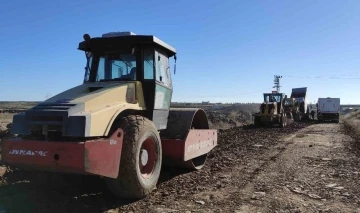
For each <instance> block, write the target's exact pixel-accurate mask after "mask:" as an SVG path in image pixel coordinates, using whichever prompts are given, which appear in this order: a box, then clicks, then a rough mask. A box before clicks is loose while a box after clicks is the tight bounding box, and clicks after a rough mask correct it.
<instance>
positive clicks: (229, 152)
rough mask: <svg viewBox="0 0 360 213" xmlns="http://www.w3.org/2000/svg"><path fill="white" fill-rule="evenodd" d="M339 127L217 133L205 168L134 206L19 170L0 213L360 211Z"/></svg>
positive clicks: (1, 191)
mask: <svg viewBox="0 0 360 213" xmlns="http://www.w3.org/2000/svg"><path fill="white" fill-rule="evenodd" d="M340 127H341V125H340V124H313V125H307V124H294V125H292V126H291V127H289V128H287V129H279V128H272V129H271V128H263V129H260V130H254V129H251V128H233V129H229V130H224V131H220V133H219V146H218V147H217V149H216V150H215V151H214V152H213V153H212V154H211V155H210V156H209V157H210V158H209V160H208V162H207V165H206V166H205V167H204V168H203V170H201V171H198V172H192V173H179V172H177V171H174V170H171V169H166V170H164V172H163V173H162V177H161V183H160V184H159V186H158V189H157V190H156V191H155V192H154V193H153V194H152V195H151V196H149V197H148V198H145V199H143V200H140V201H136V202H130V201H118V200H116V199H114V198H113V197H112V196H111V195H110V194H108V193H105V192H104V188H103V186H102V185H101V183H102V182H100V181H95V182H90V184H88V185H86V184H82V185H80V186H73V187H71V186H68V187H61V188H57V189H52V190H49V189H47V190H45V189H43V188H39V187H37V186H36V185H35V184H32V183H31V180H32V179H33V177H30V176H31V175H29V173H24V172H19V171H14V172H13V173H11V172H10V173H7V174H6V175H5V178H3V179H5V180H6V181H5V183H3V185H1V186H0V212H1V213H2V209H3V212H6V213H9V212H131V211H132V212H251V213H253V212H279V213H280V212H284V213H285V212H360V195H359V194H358V192H359V191H360V181H359V180H360V169H359V165H360V164H359V163H360V160H359V157H360V156H357V155H356V152H355V147H354V146H353V145H354V143H353V142H352V139H351V138H350V137H349V136H347V135H345V134H344V133H343V132H342V130H341V128H340ZM0 168H1V167H0ZM0 176H1V169H0ZM0 180H1V179H0ZM25 180H30V183H28V182H24V181H25ZM19 181H20V182H19ZM1 208H2V209H1Z"/></svg>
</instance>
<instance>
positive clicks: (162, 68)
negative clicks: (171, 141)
mask: <svg viewBox="0 0 360 213" xmlns="http://www.w3.org/2000/svg"><path fill="white" fill-rule="evenodd" d="M154 59H155V63H154V65H155V94H154V95H155V97H154V111H153V122H154V123H155V125H156V126H157V128H158V129H159V130H160V129H166V127H167V120H168V116H169V109H170V104H171V98H172V81H171V73H170V65H169V58H168V56H167V55H166V54H165V53H162V52H160V51H155V57H154Z"/></svg>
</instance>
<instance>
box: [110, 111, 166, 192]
mask: <svg viewBox="0 0 360 213" xmlns="http://www.w3.org/2000/svg"><path fill="white" fill-rule="evenodd" d="M117 128H121V129H123V130H124V140H123V147H122V151H121V161H120V169H119V176H118V178H117V179H112V178H106V179H105V182H106V184H107V186H108V188H109V189H110V191H111V192H112V193H113V194H114V195H115V196H117V197H118V198H125V199H140V198H144V197H146V196H147V195H148V194H150V193H151V192H152V191H153V190H154V189H155V188H156V184H157V182H158V179H159V176H160V170H161V163H162V149H161V139H160V135H159V133H158V131H157V128H156V126H155V125H154V124H153V123H152V122H151V121H150V120H149V119H147V118H145V117H142V116H139V115H129V116H126V117H124V118H121V119H120V120H119V121H118V122H117V123H116V124H115V125H114V127H113V131H114V130H115V129H117ZM111 132H112V131H111Z"/></svg>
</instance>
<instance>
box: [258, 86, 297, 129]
mask: <svg viewBox="0 0 360 213" xmlns="http://www.w3.org/2000/svg"><path fill="white" fill-rule="evenodd" d="M263 95H264V102H263V103H262V104H261V105H260V112H257V113H254V114H253V119H254V125H255V126H261V125H271V126H272V125H274V124H278V125H279V127H282V128H284V127H286V126H287V125H288V124H290V123H291V122H293V117H292V113H291V112H287V111H286V110H285V103H286V102H285V101H286V100H287V96H286V95H285V94H284V93H264V94H263Z"/></svg>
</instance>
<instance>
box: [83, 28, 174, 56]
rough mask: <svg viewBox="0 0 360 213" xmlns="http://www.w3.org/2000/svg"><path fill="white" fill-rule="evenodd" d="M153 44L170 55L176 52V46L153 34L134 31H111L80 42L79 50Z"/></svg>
mask: <svg viewBox="0 0 360 213" xmlns="http://www.w3.org/2000/svg"><path fill="white" fill-rule="evenodd" d="M136 46H152V47H156V48H160V49H162V50H163V51H165V52H166V53H167V55H168V57H172V56H173V55H175V54H176V50H175V48H174V47H172V46H170V45H169V44H167V43H165V42H164V41H162V40H160V39H159V38H157V37H155V36H152V35H135V34H134V33H132V32H125V33H124V32H111V33H106V34H103V35H102V37H95V38H91V39H90V40H88V41H82V42H80V43H79V47H78V49H79V50H82V51H92V50H93V51H96V50H101V49H107V48H116V47H136Z"/></svg>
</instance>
